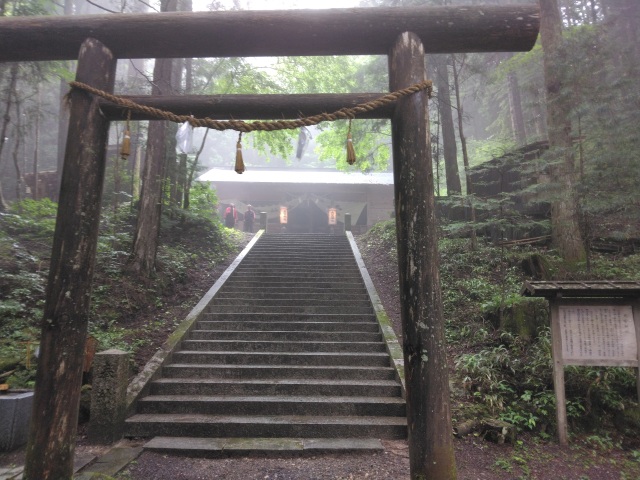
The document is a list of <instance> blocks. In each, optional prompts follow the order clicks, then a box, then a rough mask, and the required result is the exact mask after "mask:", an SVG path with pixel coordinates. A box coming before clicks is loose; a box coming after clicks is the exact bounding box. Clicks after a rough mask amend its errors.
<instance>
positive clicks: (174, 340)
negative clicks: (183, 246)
mask: <svg viewBox="0 0 640 480" xmlns="http://www.w3.org/2000/svg"><path fill="white" fill-rule="evenodd" d="M263 234H264V230H259V231H258V233H256V234H255V236H254V237H253V239H252V240H251V241H250V242H249V243H248V244H247V246H246V247H245V248H244V250H242V252H240V254H239V255H238V256H237V257H236V259H235V260H234V261H233V262H232V263H231V265H229V267H227V269H226V270H225V271H224V273H223V274H222V275H220V278H218V280H217V281H216V282H215V283H214V284H213V286H212V287H211V288H210V289H209V291H208V292H207V293H206V294H205V295H204V296H203V297H202V299H201V300H200V301H199V302H198V304H197V305H196V306H195V307H193V309H192V310H191V312H189V314H188V315H187V316H186V318H185V319H184V320H183V321H182V322H181V323H180V325H178V327H177V328H176V330H175V331H174V332H173V333H172V334H171V335H170V336H169V338H168V339H167V341H166V342H165V343H164V344H163V345H162V347H160V349H159V350H158V351H157V352H156V354H155V355H154V356H153V357H152V358H151V360H149V362H147V364H146V365H145V367H144V368H143V369H142V371H141V372H140V373H139V374H138V375H136V377H135V378H134V379H133V380H132V381H131V383H130V384H129V387H128V388H127V411H128V412H129V413H131V411H132V410H133V408H134V407H135V402H136V400H138V399H139V398H141V397H142V396H143V395H144V394H146V392H147V390H148V389H149V385H150V383H151V382H152V381H153V380H155V379H156V378H157V377H158V376H159V375H160V373H161V369H162V366H163V365H164V364H165V363H166V362H167V361H168V360H169V359H170V358H171V355H172V354H173V352H174V351H175V350H176V349H177V347H178V346H179V345H180V341H181V340H182V338H183V337H184V336H185V335H186V334H188V333H189V332H190V331H191V329H192V328H193V327H194V325H195V323H196V321H197V320H198V319H200V317H201V316H202V315H203V314H204V313H205V311H206V309H207V307H208V305H209V303H210V302H211V300H212V299H213V297H214V296H215V295H216V293H218V290H220V288H221V287H222V286H223V285H224V283H225V282H226V281H227V279H228V278H229V277H230V276H231V274H232V273H233V272H234V270H235V269H236V268H237V267H238V265H240V262H241V261H242V259H243V258H244V257H245V256H246V255H247V254H248V253H249V252H250V251H251V249H252V248H253V246H254V245H255V243H256V242H257V241H258V239H259V238H260V237H261V236H262V235H263Z"/></svg>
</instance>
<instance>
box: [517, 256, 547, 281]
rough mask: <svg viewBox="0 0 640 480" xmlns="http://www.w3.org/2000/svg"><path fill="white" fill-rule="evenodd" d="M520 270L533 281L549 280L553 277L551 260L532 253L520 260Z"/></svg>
mask: <svg viewBox="0 0 640 480" xmlns="http://www.w3.org/2000/svg"><path fill="white" fill-rule="evenodd" d="M520 268H521V269H522V271H523V272H524V274H525V275H526V276H527V277H528V278H530V279H531V280H549V278H550V277H551V273H550V272H551V266H550V264H549V260H547V258H546V257H545V256H544V255H540V254H539V253H532V254H530V255H526V256H525V257H523V258H522V260H520Z"/></svg>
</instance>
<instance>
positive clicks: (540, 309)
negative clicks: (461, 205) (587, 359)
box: [361, 221, 640, 448]
mask: <svg viewBox="0 0 640 480" xmlns="http://www.w3.org/2000/svg"><path fill="white" fill-rule="evenodd" d="M479 240H480V241H479V242H478V247H477V249H476V250H475V251H473V250H471V248H470V242H469V240H468V239H465V238H447V237H445V238H441V240H440V242H439V252H440V275H441V277H440V279H441V286H442V298H443V306H444V321H445V327H446V328H445V335H446V339H447V342H448V351H449V358H450V362H451V363H452V365H453V366H454V367H455V368H454V374H453V378H452V385H453V386H454V388H453V395H454V400H455V401H454V402H453V409H454V416H455V417H456V421H464V420H466V419H471V418H478V417H483V416H485V417H491V418H498V419H502V420H504V421H507V422H509V423H511V424H513V425H515V426H516V427H517V428H518V429H520V430H526V431H532V432H534V433H535V434H536V435H538V436H540V437H542V438H547V437H549V435H551V434H552V433H553V432H554V429H555V411H556V410H555V395H554V390H553V381H552V364H551V333H550V328H549V320H548V319H549V313H548V308H547V306H546V301H545V300H542V299H528V298H524V297H523V296H522V295H521V293H520V292H521V290H522V287H523V283H524V282H525V281H526V280H540V279H545V280H551V279H556V280H564V279H568V277H567V275H568V274H567V273H566V272H565V271H564V270H563V268H562V262H561V259H560V258H559V257H558V255H557V254H556V253H555V252H554V251H553V250H551V249H549V248H547V247H534V246H511V247H504V246H502V247H501V246H496V245H493V244H491V243H490V242H488V241H486V240H483V239H479ZM361 243H362V244H363V245H365V246H367V247H365V248H375V251H376V252H388V254H389V260H390V261H391V262H392V263H393V264H394V265H395V264H396V261H397V260H396V236H395V224H394V222H393V221H388V222H382V223H380V224H377V225H376V226H374V227H373V228H372V229H371V230H370V231H369V232H368V233H367V234H365V235H364V236H363V237H362V241H361ZM532 259H534V260H535V262H533V263H535V265H537V266H538V270H537V271H534V272H532V271H531V270H530V265H531V264H532V261H531V260H532ZM590 267H591V270H590V271H589V272H587V270H586V265H582V270H580V271H578V272H576V271H572V272H571V274H570V275H571V276H570V278H571V279H593V280H600V279H602V280H605V279H608V280H612V279H615V280H626V279H629V280H638V279H639V277H640V274H639V273H638V272H640V255H638V254H632V255H624V256H623V255H606V254H598V253H592V258H591V265H590ZM516 320H517V321H516ZM636 380H637V376H636V373H635V372H634V370H633V369H630V368H611V367H608V368H605V367H574V366H572V367H567V368H566V372H565V387H566V395H567V414H568V417H569V421H570V422H571V430H572V431H573V432H576V431H589V432H594V434H595V435H596V436H597V433H598V432H600V431H605V432H606V431H610V430H611V429H612V426H613V423H614V420H615V418H616V416H617V415H618V414H619V413H620V412H622V411H624V410H625V409H630V408H637V390H636ZM636 448H637V446H636Z"/></svg>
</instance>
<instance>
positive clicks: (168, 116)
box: [69, 80, 433, 133]
mask: <svg viewBox="0 0 640 480" xmlns="http://www.w3.org/2000/svg"><path fill="white" fill-rule="evenodd" d="M69 85H70V86H71V88H76V89H79V90H84V91H86V92H89V93H91V94H93V95H97V96H99V97H102V98H104V99H105V100H108V101H109V102H111V103H113V104H115V105H118V106H120V107H123V108H126V109H128V110H131V111H133V112H138V113H144V114H145V115H148V116H151V117H154V118H157V119H159V120H169V121H171V122H176V123H184V122H189V124H190V125H191V126H192V127H206V128H211V129H213V130H235V131H237V132H245V133H247V132H253V131H256V130H261V131H269V132H271V131H275V130H285V129H294V128H300V127H308V126H311V125H317V124H319V123H322V122H332V121H335V120H351V119H353V118H355V117H356V115H358V114H360V113H365V112H370V111H372V110H375V109H377V108H380V107H383V106H385V105H388V104H390V103H394V102H396V101H398V100H399V99H400V98H402V97H405V96H407V95H412V94H414V93H417V92H420V91H422V90H426V92H427V95H428V96H429V98H431V92H432V85H433V84H432V82H431V81H430V80H426V81H424V82H421V83H416V84H415V85H411V86H410V87H407V88H403V89H402V90H396V91H395V92H391V93H388V94H386V95H383V96H382V97H380V98H377V99H375V100H372V101H370V102H366V103H360V104H358V105H356V106H354V107H344V108H341V109H340V110H336V111H335V112H333V113H321V114H319V115H312V116H309V117H303V118H299V119H296V120H273V121H266V122H264V121H255V122H243V121H240V120H226V121H218V120H212V119H211V118H195V117H192V116H190V115H176V114H175V113H172V112H168V111H165V110H160V109H158V108H153V107H148V106H146V105H141V104H139V103H136V102H133V101H131V100H129V99H127V98H124V97H121V96H118V95H113V94H111V93H107V92H105V91H102V90H99V89H97V88H93V87H91V86H90V85H87V84H85V83H82V82H70V83H69Z"/></svg>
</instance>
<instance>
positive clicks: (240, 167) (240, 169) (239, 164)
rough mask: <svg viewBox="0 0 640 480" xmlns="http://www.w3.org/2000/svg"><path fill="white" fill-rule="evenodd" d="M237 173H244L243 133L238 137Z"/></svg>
mask: <svg viewBox="0 0 640 480" xmlns="http://www.w3.org/2000/svg"><path fill="white" fill-rule="evenodd" d="M235 171H236V173H242V172H244V161H243V160H242V132H240V135H239V136H238V143H237V144H236V168H235Z"/></svg>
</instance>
